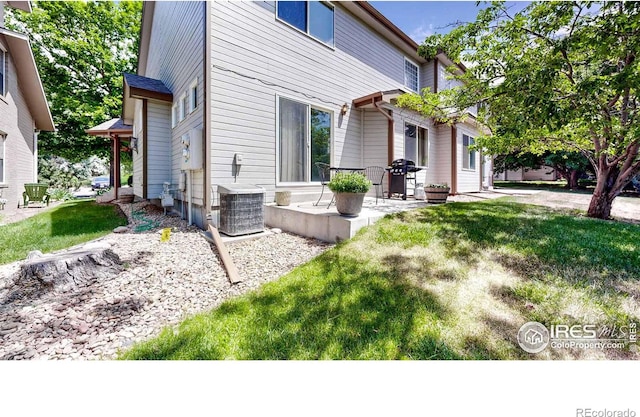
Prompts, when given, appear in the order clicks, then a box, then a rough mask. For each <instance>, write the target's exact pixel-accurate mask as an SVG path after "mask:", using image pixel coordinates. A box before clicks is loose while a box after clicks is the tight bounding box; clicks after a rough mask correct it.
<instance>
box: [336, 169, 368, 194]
mask: <svg viewBox="0 0 640 417" xmlns="http://www.w3.org/2000/svg"><path fill="white" fill-rule="evenodd" d="M327 186H328V187H329V189H330V190H331V191H333V192H334V193H366V192H367V191H369V188H371V181H369V180H368V179H367V177H365V176H364V175H362V174H360V173H358V172H338V173H337V174H336V175H335V176H334V177H333V178H332V179H331V181H329V183H328V184H327Z"/></svg>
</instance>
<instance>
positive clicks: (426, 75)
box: [420, 61, 434, 93]
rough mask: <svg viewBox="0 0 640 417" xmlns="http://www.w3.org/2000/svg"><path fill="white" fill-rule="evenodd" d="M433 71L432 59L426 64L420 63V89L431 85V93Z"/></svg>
mask: <svg viewBox="0 0 640 417" xmlns="http://www.w3.org/2000/svg"><path fill="white" fill-rule="evenodd" d="M433 73H434V65H433V61H429V62H427V63H426V64H422V65H421V66H420V90H422V89H423V88H426V87H431V92H432V93H433V92H434V91H433V90H434V88H433V87H434V85H433V81H434V77H433Z"/></svg>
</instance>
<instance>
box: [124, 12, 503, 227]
mask: <svg viewBox="0 0 640 417" xmlns="http://www.w3.org/2000/svg"><path fill="white" fill-rule="evenodd" d="M142 16H143V17H142V28H141V39H140V50H139V61H138V62H139V63H138V71H137V74H136V75H133V74H126V75H125V77H124V98H123V119H124V121H125V123H131V124H133V126H134V130H133V135H134V137H136V138H137V139H138V152H134V180H133V186H134V193H135V194H136V195H137V196H138V197H141V198H147V199H156V198H158V196H159V194H160V193H161V192H162V185H163V183H164V182H165V181H167V182H170V183H171V184H172V187H174V188H178V189H180V190H184V192H182V193H178V195H177V198H178V199H181V200H183V201H187V202H188V203H190V205H191V209H190V210H189V211H188V212H189V214H190V215H191V216H193V221H194V222H195V223H196V224H198V225H199V226H203V225H204V224H205V223H206V215H207V213H208V211H209V208H210V207H211V206H212V205H214V204H215V201H214V199H215V198H216V197H215V190H216V187H217V186H218V185H227V184H233V183H240V184H255V185H259V186H261V187H264V188H265V189H266V191H267V201H273V199H274V194H275V191H276V190H279V189H287V190H291V191H292V192H293V194H294V195H295V194H299V195H308V196H309V200H311V199H312V197H311V195H312V194H313V195H314V196H315V197H316V198H317V195H318V194H319V191H320V183H319V175H318V172H317V170H316V167H315V162H318V161H322V162H329V163H330V164H331V165H332V166H342V167H365V166H370V165H379V166H383V167H386V166H388V165H389V164H390V163H391V162H392V161H393V160H394V159H398V158H406V159H411V160H413V161H415V162H416V165H418V166H421V167H423V168H424V169H423V170H422V171H420V172H419V173H418V179H417V182H418V183H442V182H446V183H448V184H449V185H450V186H451V190H452V193H460V192H472V191H479V190H481V189H482V188H483V187H484V188H486V187H488V186H490V185H491V179H492V173H491V159H490V158H488V157H484V156H482V155H480V152H476V151H471V150H469V146H470V145H472V144H473V142H474V138H475V137H476V135H477V134H478V128H477V127H476V126H475V123H474V118H473V117H470V118H468V119H467V120H468V121H467V122H465V123H460V124H457V125H455V126H453V127H451V126H446V125H435V124H434V123H433V122H432V120H430V119H425V118H423V117H421V116H420V115H418V114H417V113H414V112H412V111H408V110H404V109H400V108H397V107H396V106H395V105H394V102H395V101H394V100H395V98H396V97H397V96H398V95H399V94H401V93H402V92H409V91H415V92H419V91H420V90H421V89H423V88H431V89H432V90H441V89H445V88H451V86H453V85H454V81H452V80H450V79H448V77H447V72H446V68H447V67H449V66H452V65H453V63H452V62H451V61H450V60H449V59H448V58H447V57H446V56H445V55H444V54H440V55H438V57H437V58H436V59H435V60H432V61H426V60H425V59H423V58H421V57H419V56H418V55H417V53H416V51H417V48H418V45H417V44H416V43H415V42H414V41H413V40H412V39H411V38H409V37H408V36H407V35H406V34H404V33H403V32H402V31H401V30H400V29H398V28H397V27H396V26H394V25H393V24H392V23H391V22H390V21H389V20H387V19H386V18H385V17H384V16H382V15H381V14H380V13H379V12H378V11H377V10H375V9H374V8H373V7H372V6H371V5H370V4H368V3H366V2H334V3H325V2H308V3H306V2H145V4H144V7H143V15H142ZM458 70H460V71H463V70H464V68H463V67H461V66H460V67H458ZM470 110H471V113H472V114H473V113H474V112H475V109H470ZM186 139H189V140H188V141H187V140H186ZM187 142H188V147H187V146H186V143H187ZM194 153H198V155H199V156H201V157H202V161H200V158H196V159H194V158H191V159H189V163H190V164H192V166H191V168H199V169H193V170H187V171H184V170H183V168H185V167H186V165H185V164H184V157H185V155H186V156H187V157H189V156H192V155H193V154H194ZM200 163H202V165H200V166H198V165H199V164H200ZM185 172H188V175H185V174H184V173H185ZM385 182H386V180H385ZM372 192H373V191H372Z"/></svg>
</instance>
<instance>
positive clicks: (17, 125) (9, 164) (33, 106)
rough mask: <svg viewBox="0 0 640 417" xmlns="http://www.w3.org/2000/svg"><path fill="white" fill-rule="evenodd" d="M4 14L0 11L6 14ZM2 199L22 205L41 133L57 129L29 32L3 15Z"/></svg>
mask: <svg viewBox="0 0 640 417" xmlns="http://www.w3.org/2000/svg"><path fill="white" fill-rule="evenodd" d="M4 7H14V8H18V9H21V10H24V11H31V6H30V4H29V2H14V1H12V2H4V1H0V10H2V11H3V10H4ZM2 14H3V13H0V15H2ZM0 74H2V76H1V77H0V198H2V199H5V200H7V203H6V205H5V208H4V209H5V210H6V211H14V210H16V209H17V208H18V205H19V204H22V203H21V201H22V193H23V191H24V184H25V183H32V182H37V178H38V163H37V162H38V132H39V131H41V130H46V131H53V130H54V125H53V120H52V118H51V113H50V111H49V107H48V104H47V101H46V98H45V96H44V90H43V89H42V83H41V81H40V77H39V75H38V72H37V68H36V65H35V60H34V58H33V55H32V53H31V47H30V45H29V39H28V37H27V36H26V35H24V34H21V33H18V32H14V31H10V30H8V29H5V28H4V20H3V18H2V16H0Z"/></svg>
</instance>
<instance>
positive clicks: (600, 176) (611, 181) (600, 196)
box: [587, 160, 624, 220]
mask: <svg viewBox="0 0 640 417" xmlns="http://www.w3.org/2000/svg"><path fill="white" fill-rule="evenodd" d="M596 172H597V182H596V188H595V190H594V191H593V197H591V202H590V203H589V209H588V210H587V216H589V217H593V218H596V219H604V220H608V219H610V218H611V206H612V205H613V200H614V199H615V198H616V196H617V195H618V194H619V193H620V191H622V188H623V187H624V184H623V185H622V186H618V187H617V189H616V188H615V184H616V183H617V181H616V180H617V179H618V174H619V170H618V169H616V168H610V167H608V166H607V165H606V161H604V162H603V161H602V160H601V161H600V164H599V167H598V170H597V171H596Z"/></svg>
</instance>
